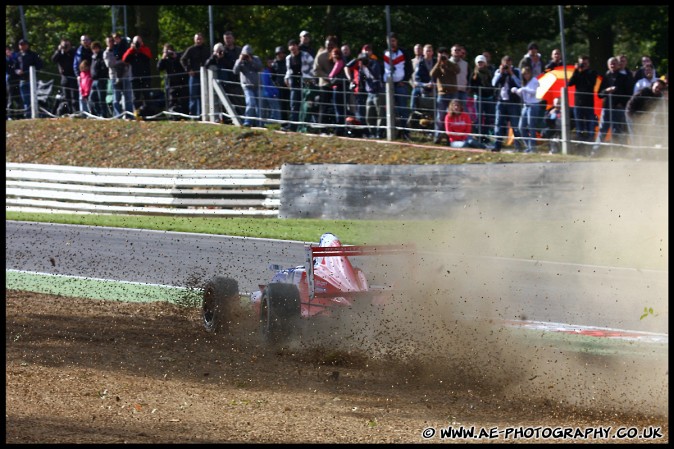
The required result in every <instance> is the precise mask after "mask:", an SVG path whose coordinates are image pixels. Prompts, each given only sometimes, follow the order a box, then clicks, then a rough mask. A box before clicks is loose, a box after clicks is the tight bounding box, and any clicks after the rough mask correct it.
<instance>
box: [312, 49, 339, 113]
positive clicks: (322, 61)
mask: <svg viewBox="0 0 674 449" xmlns="http://www.w3.org/2000/svg"><path fill="white" fill-rule="evenodd" d="M335 47H337V38H336V37H335V36H328V37H326V38H325V46H324V47H321V48H319V49H318V51H317V52H316V58H315V59H314V72H313V73H314V76H315V77H316V78H318V87H319V89H320V100H319V105H318V107H319V110H318V123H320V124H321V125H327V124H333V123H334V122H335V116H334V114H335V113H334V106H333V92H332V85H331V83H330V72H331V71H332V67H333V66H334V62H333V61H332V59H331V58H330V55H331V53H332V49H333V48H335Z"/></svg>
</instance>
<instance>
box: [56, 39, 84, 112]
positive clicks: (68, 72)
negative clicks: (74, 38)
mask: <svg viewBox="0 0 674 449" xmlns="http://www.w3.org/2000/svg"><path fill="white" fill-rule="evenodd" d="M51 60H52V62H53V63H55V64H56V66H57V67H58V69H59V73H60V74H61V90H62V93H63V98H64V99H65V102H66V104H67V105H68V106H67V107H68V108H69V109H68V110H69V111H70V112H71V113H72V112H75V111H77V110H79V106H78V105H79V94H78V91H79V86H78V85H77V75H75V71H74V70H73V62H74V61H75V49H74V48H73V46H72V45H71V44H70V40H68V39H61V42H60V43H59V46H58V48H56V50H55V51H54V53H53V54H52V56H51Z"/></svg>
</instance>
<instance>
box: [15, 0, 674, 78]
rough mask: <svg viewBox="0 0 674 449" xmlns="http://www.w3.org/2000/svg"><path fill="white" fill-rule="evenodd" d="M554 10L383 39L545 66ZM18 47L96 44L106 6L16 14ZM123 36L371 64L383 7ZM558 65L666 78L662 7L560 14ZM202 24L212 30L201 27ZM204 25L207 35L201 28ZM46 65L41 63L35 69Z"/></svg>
mask: <svg viewBox="0 0 674 449" xmlns="http://www.w3.org/2000/svg"><path fill="white" fill-rule="evenodd" d="M558 8H559V7H558V6H556V5H517V6H512V5H503V6H481V5H476V6H472V5H467V6H453V5H451V6H450V5H448V6H428V5H418V6H417V5H394V6H391V7H390V22H391V30H392V31H395V32H396V34H397V35H398V39H399V42H400V44H401V46H402V47H403V48H404V49H406V50H408V51H411V49H412V47H413V45H414V44H416V43H421V44H426V43H429V44H433V45H434V46H435V47H436V48H437V47H438V46H447V47H449V46H451V45H453V44H455V43H461V44H463V45H465V46H466V48H467V50H468V58H469V60H472V58H473V57H474V56H475V55H477V54H479V53H481V52H482V51H484V50H489V51H490V52H491V53H492V54H493V56H494V59H495V61H498V60H499V59H500V58H501V57H502V56H503V55H505V54H509V55H511V56H512V57H513V58H515V59H516V60H518V59H519V58H520V57H521V56H522V55H523V54H524V53H525V52H526V47H527V43H528V42H530V41H536V42H537V43H538V44H539V47H540V49H541V53H542V55H543V58H544V59H545V60H547V59H549V56H550V52H551V50H552V49H553V48H561V38H560V31H559V29H560V24H559V9H558ZM23 10H24V17H25V22H26V29H27V34H28V36H25V37H27V38H28V39H29V40H30V41H31V43H32V46H33V49H34V50H35V51H37V52H38V53H41V54H42V55H45V54H50V53H51V51H52V50H53V49H54V48H55V47H56V46H57V45H58V40H59V38H60V37H61V36H65V37H68V38H70V39H71V40H72V41H73V42H74V43H76V42H77V41H78V40H79V36H80V35H81V34H85V33H86V34H89V35H91V36H92V38H93V39H94V40H102V39H103V37H104V36H105V35H107V34H110V32H111V31H113V30H112V10H111V6H106V5H76V6H49V5H46V6H35V5H30V6H24V7H23ZM121 10H122V8H119V7H117V15H118V20H117V24H118V25H117V26H116V28H117V29H123V28H122V25H123V22H122V17H121ZM5 12H6V14H5V24H6V41H7V43H8V44H15V43H16V42H17V41H18V40H19V39H20V38H21V37H24V36H23V31H22V26H21V23H20V14H19V7H18V6H16V5H14V6H6V7H5ZM126 13H127V22H126V23H127V24H128V28H127V34H128V35H129V36H130V37H132V36H133V35H135V34H141V35H143V37H144V40H145V42H146V44H148V45H149V46H150V47H151V50H152V53H153V55H157V54H159V53H160V51H161V46H162V45H163V44H164V43H165V42H170V43H172V44H173V45H174V46H175V47H176V48H177V49H185V48H187V47H188V46H190V45H192V43H193V36H194V34H195V33H196V32H202V33H204V36H205V37H206V40H207V41H208V43H209V46H212V45H213V44H214V43H215V42H222V34H223V32H224V31H226V30H231V31H233V32H234V34H235V36H236V38H237V43H238V44H239V45H243V44H250V45H252V46H253V48H254V50H255V51H256V53H257V54H258V55H260V56H265V55H270V54H271V53H272V52H273V49H274V48H275V47H276V46H278V45H282V46H284V47H285V46H286V44H287V42H288V40H289V39H297V38H298V35H299V32H300V31H301V30H305V29H306V30H308V31H310V32H311V34H312V36H313V37H314V41H313V45H314V47H315V48H318V47H319V46H321V45H322V43H323V39H324V38H325V36H326V35H328V34H334V35H336V36H337V37H338V38H339V39H340V41H341V42H343V43H348V44H350V45H351V46H352V48H353V50H354V51H358V50H359V49H360V47H361V46H362V45H363V44H364V43H371V44H372V45H373V47H374V51H375V54H381V53H382V52H383V51H384V49H385V46H386V39H385V37H386V29H387V28H386V25H387V24H386V9H385V7H384V6H383V5H362V6H352V5H315V6H308V5H214V6H211V7H210V11H209V7H208V6H206V5H189V4H184V5H163V6H127V7H126ZM563 14H564V26H565V30H564V39H565V50H566V51H565V56H566V58H567V61H570V62H573V61H575V59H576V58H577V56H578V55H580V54H583V53H587V54H589V55H590V57H591V59H592V61H593V65H594V66H595V68H596V69H597V70H599V71H602V70H604V69H605V63H604V61H606V59H607V58H608V57H609V56H611V55H613V54H618V53H624V54H626V55H627V57H628V60H629V61H630V63H631V64H632V65H636V64H638V63H639V60H640V58H641V55H642V54H649V55H651V56H652V58H653V60H654V62H655V64H656V66H657V67H658V71H659V73H665V72H666V71H667V69H668V60H667V57H668V52H669V46H668V45H669V44H668V42H669V39H668V38H669V7H668V6H667V5H648V6H643V7H640V6H611V7H606V6H604V5H601V6H598V5H576V6H565V7H563ZM211 17H212V22H211ZM211 23H212V27H211ZM45 62H47V61H45Z"/></svg>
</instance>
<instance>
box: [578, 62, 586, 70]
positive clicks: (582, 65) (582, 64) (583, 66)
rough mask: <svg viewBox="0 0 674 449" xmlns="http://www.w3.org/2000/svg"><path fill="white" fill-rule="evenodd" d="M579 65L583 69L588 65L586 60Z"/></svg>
mask: <svg viewBox="0 0 674 449" xmlns="http://www.w3.org/2000/svg"><path fill="white" fill-rule="evenodd" d="M578 67H580V68H581V69H584V68H585V67H587V64H585V63H584V62H581V63H580V64H578Z"/></svg>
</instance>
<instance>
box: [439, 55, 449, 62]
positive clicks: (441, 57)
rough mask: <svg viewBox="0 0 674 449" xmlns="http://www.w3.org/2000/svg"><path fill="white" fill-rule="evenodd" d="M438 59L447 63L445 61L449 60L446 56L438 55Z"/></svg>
mask: <svg viewBox="0 0 674 449" xmlns="http://www.w3.org/2000/svg"><path fill="white" fill-rule="evenodd" d="M440 59H441V60H442V61H447V60H449V58H448V57H447V55H440Z"/></svg>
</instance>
